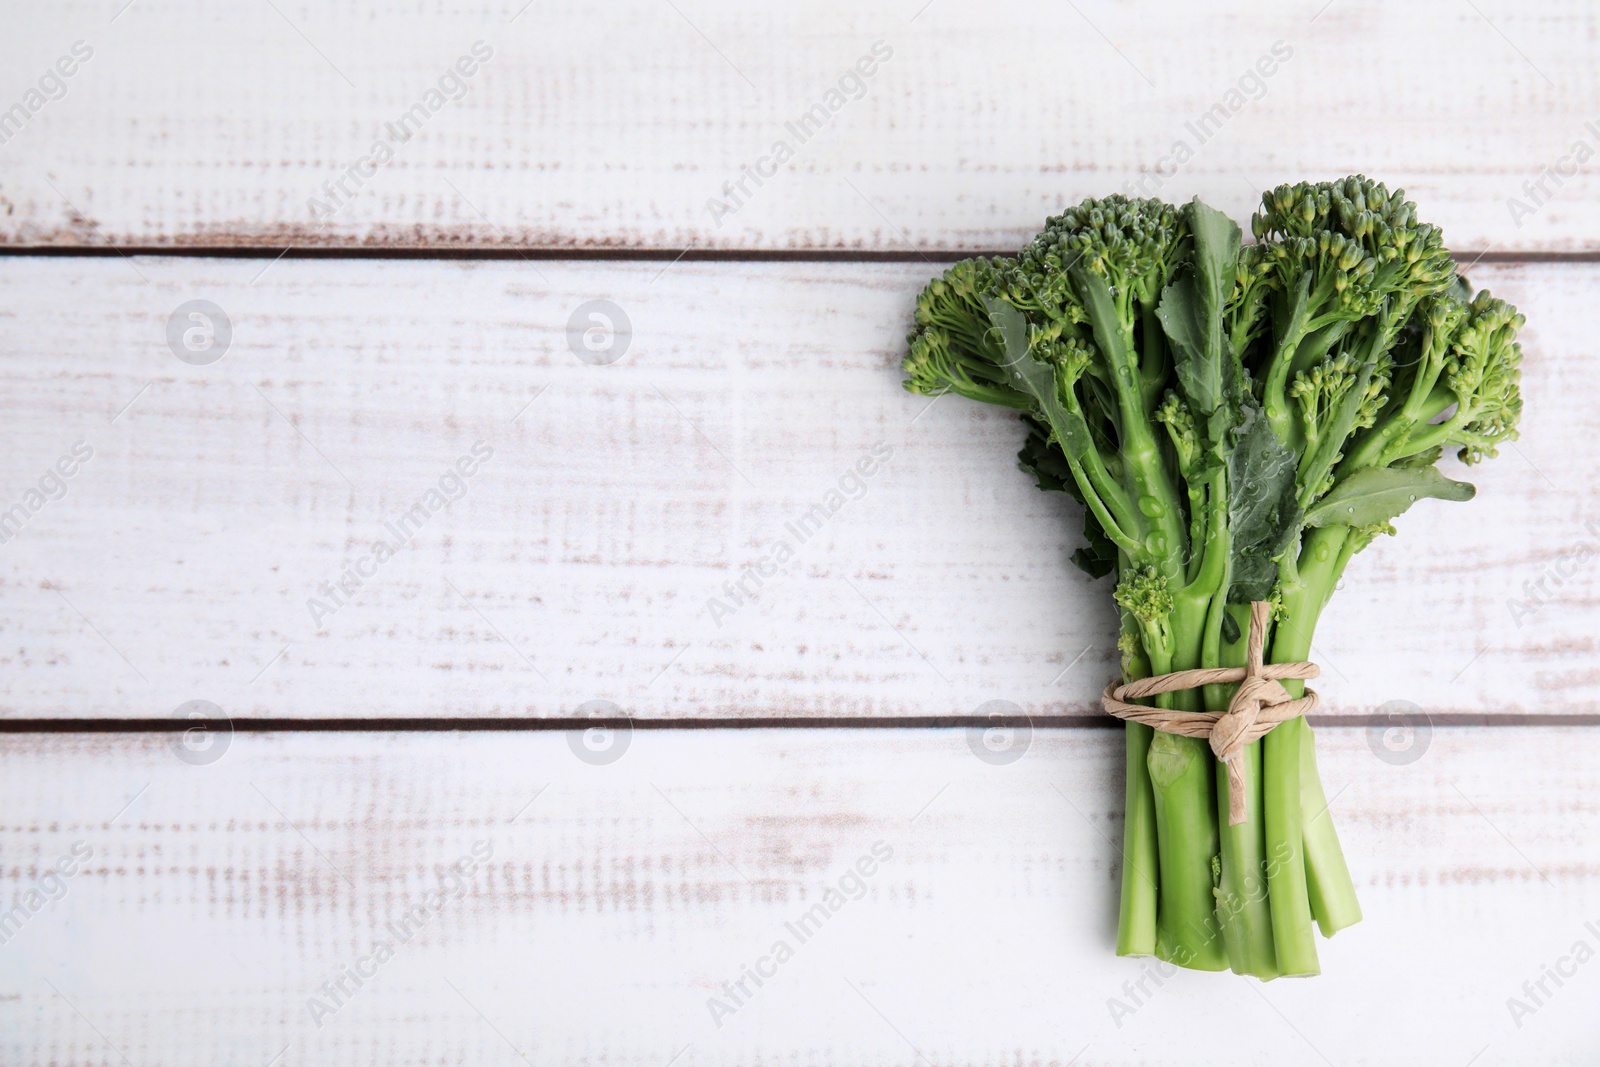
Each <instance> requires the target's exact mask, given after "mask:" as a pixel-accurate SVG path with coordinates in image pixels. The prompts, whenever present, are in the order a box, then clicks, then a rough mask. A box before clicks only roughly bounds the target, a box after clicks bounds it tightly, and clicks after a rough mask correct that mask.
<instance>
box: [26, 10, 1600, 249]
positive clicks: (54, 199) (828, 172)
mask: <svg viewBox="0 0 1600 1067" xmlns="http://www.w3.org/2000/svg"><path fill="white" fill-rule="evenodd" d="M12 29H13V31H14V32H12V33H9V34H7V35H6V37H7V40H5V41H3V42H0V63H3V66H4V69H6V70H8V71H11V72H12V74H13V77H12V78H11V79H10V80H9V81H8V82H7V85H6V87H5V89H4V91H3V92H4V96H3V98H0V110H4V109H6V108H10V107H12V106H13V105H19V106H22V107H23V113H22V115H21V116H19V117H17V118H16V119H14V120H13V125H11V126H5V127H0V133H3V134H5V135H7V139H6V143H5V144H4V150H3V151H0V209H3V210H0V241H3V242H5V243H9V244H24V245H44V244H67V245H81V244H91V245H96V244H98V245H103V244H105V243H113V244H118V245H135V246H152V245H196V244H199V245H213V246H227V245H238V244H245V245H258V246H266V247H273V248H282V247H285V246H287V245H291V244H292V245H297V246H307V245H318V246H370V245H378V246H383V247H418V246H424V247H446V248H485V247H498V246H503V245H515V246H521V247H528V246H532V247H540V248H597V247H599V248H631V249H645V248H651V249H672V250H677V249H681V248H684V247H688V246H694V247H697V248H720V249H871V250H876V251H884V250H889V251H893V250H902V251H903V250H906V249H909V248H921V249H935V248H938V249H1009V248H1013V247H1016V246H1017V245H1018V244H1019V243H1020V242H1022V241H1023V240H1025V239H1027V238H1028V237H1029V236H1031V235H1032V233H1033V232H1034V231H1035V230H1036V229H1037V228H1038V226H1039V224H1040V222H1041V221H1042V220H1043V219H1044V217H1045V216H1046V215H1047V214H1049V213H1051V212H1053V211H1055V210H1057V209H1059V208H1060V207H1061V206H1062V205H1063V204H1066V203H1069V202H1074V201H1076V200H1077V199H1079V198H1081V197H1083V196H1086V195H1103V194H1106V193H1109V192H1113V191H1117V190H1121V189H1124V188H1125V187H1127V186H1128V185H1129V184H1130V183H1132V182H1136V181H1138V180H1140V176H1141V174H1149V175H1151V177H1150V178H1149V179H1147V180H1145V186H1144V188H1145V190H1146V191H1157V190H1159V192H1160V193H1161V194H1162V195H1164V196H1167V197H1168V198H1170V199H1172V200H1174V201H1182V200H1186V199H1188V198H1189V197H1190V196H1193V195H1196V194H1199V195H1201V196H1204V197H1205V198H1206V199H1207V200H1208V201H1210V202H1213V203H1214V204H1215V205H1216V206H1218V207H1220V208H1224V209H1226V210H1229V211H1230V212H1232V213H1234V214H1235V215H1236V216H1238V217H1243V216H1244V215H1245V214H1246V213H1247V212H1248V211H1249V210H1250V208H1251V207H1252V206H1253V204H1254V202H1255V200H1256V197H1257V189H1259V188H1261V187H1263V186H1265V185H1272V184H1276V183H1278V182H1280V181H1293V180H1299V179H1301V178H1326V177H1335V176H1338V175H1342V174H1345V173H1349V172H1352V171H1364V172H1366V173H1369V174H1372V175H1375V176H1379V177H1382V178H1384V179H1385V180H1387V181H1389V182H1391V183H1392V184H1398V185H1403V186H1405V187H1406V188H1408V189H1409V190H1410V191H1411V192H1412V193H1413V194H1414V195H1415V196H1417V197H1418V199H1419V201H1420V202H1421V204H1422V205H1423V208H1424V211H1425V213H1426V216H1427V217H1428V218H1430V219H1432V220H1434V221H1437V222H1439V223H1440V224H1441V225H1443V226H1444V227H1445V229H1446V232H1447V234H1448V235H1449V237H1450V239H1451V241H1452V242H1453V243H1454V244H1455V246H1456V247H1461V248H1475V249H1482V248H1490V247H1492V248H1495V249H1500V250H1507V249H1517V250H1545V251H1549V250H1560V251H1575V250H1581V251H1596V250H1600V184H1597V182H1600V179H1597V178H1596V176H1595V173H1594V170H1593V167H1592V165H1587V163H1588V156H1589V155H1592V154H1593V153H1594V151H1595V149H1596V148H1597V147H1600V127H1597V126H1596V125H1594V123H1595V121H1596V115H1595V113H1594V111H1593V108H1592V103H1593V91H1592V89H1593V87H1592V80H1591V72H1592V71H1593V70H1594V68H1595V66H1596V64H1597V62H1600V51H1597V50H1600V44H1597V39H1596V36H1595V34H1594V33H1593V32H1592V25H1591V12H1590V9H1589V5H1587V4H1586V3H1584V2H1583V0H1554V2H1550V3H1544V4H1539V5H1531V6H1520V7H1519V6H1517V5H1513V4H1507V3H1504V2H1492V3H1491V2H1484V3H1480V4H1476V5H1474V4H1465V5H1456V4H1439V3H1433V4H1404V5H1401V4H1381V3H1379V2H1378V0H1335V2H1334V3H1332V4H1324V3H1320V2H1312V3H1306V4H1304V5H1297V6H1295V7H1293V8H1291V9H1283V8H1280V7H1278V6H1275V5H1270V4H1265V3H1261V2H1259V0H1253V2H1243V0H1233V2H1230V3H1226V4H1222V5H1204V6H1202V5H1195V4H1183V3H1177V2H1173V0H1168V2H1165V3H1161V4H1158V5H1154V6H1151V5H1143V6H1140V7H1137V8H1136V7H1134V6H1132V5H1128V4H1116V3H1111V2H1109V0H1092V2H1085V3H1081V4H1073V5H1067V6H1066V7H1060V6H1058V5H1045V4H1032V3H1026V2H1023V0H1000V2H999V3H994V4H984V5H977V6H973V5H963V4H952V3H941V2H937V0H936V2H935V3H932V4H923V3H920V0H917V2H907V3H904V4H901V5H898V6H895V7H893V8H887V7H877V8H874V7H872V6H870V5H869V6H863V5H860V4H850V3H844V2H841V0H829V2H828V3H825V4H820V5H818V4H812V5H807V7H806V8H805V10H804V11H803V12H802V11H799V10H795V11H792V12H791V11H784V10H768V9H761V10H760V11H759V12H758V11H755V10H752V9H751V8H750V7H749V5H747V4H741V3H738V2H736V0H683V2H680V3H673V4H663V3H659V2H656V0H631V2H626V3H619V4H612V5H608V6H607V8H606V12H605V15H604V17H603V19H598V20H597V16H596V14H595V12H594V10H593V9H592V6H591V5H587V4H581V3H575V2H570V0H569V2H564V3H539V4H535V5H529V4H527V3H525V2H524V0H494V2H492V3H488V4H463V3H439V4H424V5H418V4H413V3H401V2H397V0H366V2H361V3H348V4H338V5H315V4H304V3H286V2H285V3H276V4H256V5H246V6H245V7H242V8H241V7H238V6H237V5H227V6H221V7H219V6H216V5H210V4H204V3H199V2H196V0H139V2H138V3H137V4H133V5H126V4H122V3H104V2H98V0H96V2H89V0H72V2H68V3H60V4H51V5H47V6H44V7H40V8H37V9H32V10H30V11H29V13H28V17H27V19H26V20H23V21H22V22H20V23H19V24H18V25H16V26H13V27H12ZM78 41H82V42H83V44H84V47H86V48H88V49H90V50H92V56H91V57H90V58H89V59H88V60H87V61H85V62H83V63H82V64H81V65H79V64H78V63H77V61H76V59H73V58H72V56H71V49H72V46H73V44H74V43H75V42H78ZM477 42H482V46H481V47H480V49H479V51H480V54H481V53H482V52H483V51H484V50H485V49H487V50H488V51H489V52H490V53H491V54H490V56H489V58H488V59H487V60H486V61H483V62H481V63H480V62H478V60H477V58H476V57H474V56H473V54H472V50H473V47H474V45H475V44H476V43H477ZM879 42H881V44H878V43H879ZM875 44H876V45H878V49H879V52H878V55H879V56H882V55H884V54H885V53H887V58H886V59H881V60H880V59H878V58H877V57H875V56H874V55H873V49H874V46H875ZM64 56H65V57H67V58H68V59H69V60H71V62H70V63H69V64H68V65H69V66H72V67H73V68H74V73H73V75H72V76H71V77H70V78H67V79H65V80H64V81H61V82H59V83H58V82H56V81H55V80H53V75H52V74H51V71H52V69H53V67H54V65H55V64H56V63H57V61H58V60H59V59H61V58H62V57H64ZM462 57H467V60H468V62H467V63H466V67H467V68H469V69H471V70H472V74H471V75H470V77H465V78H459V79H458V78H456V76H455V75H454V74H453V73H452V72H453V70H454V69H455V64H456V63H457V62H458V61H460V60H461V58H462ZM858 63H862V64H863V66H864V68H870V69H871V71H872V73H871V76H870V77H864V78H862V77H858V74H859V72H858V70H857V64H858ZM1263 70H1265V71H1268V72H1269V73H1268V74H1267V75H1265V76H1263V75H1262V73H1261V72H1262V71H1263ZM41 78H45V79H47V84H46V86H45V91H44V92H37V89H36V86H37V82H38V81H39V79H41ZM441 79H446V80H445V82H444V92H443V93H441V92H440V91H439V90H440V84H441ZM841 83H842V85H843V92H841V91H840V88H841ZM59 87H64V95H60V97H59V99H47V98H46V94H52V95H54V94H57V93H59V92H60V91H61V89H60V88H59ZM30 91H35V92H36V94H37V95H35V96H33V97H29V96H28V93H29V92H30ZM430 92H432V93H434V94H436V95H435V96H433V97H430V96H429V93H430ZM830 93H832V94H833V95H832V96H830V95H829V94H830ZM456 96H459V99H455V100H452V99H449V97H456ZM35 104H37V105H38V106H37V107H35V106H34V105H35ZM435 105H437V106H435ZM419 107H420V109H421V110H415V109H417V108H419ZM812 109H817V110H816V111H815V112H814V119H813V122H814V125H813V126H808V127H804V128H802V123H803V122H804V116H806V114H807V113H808V112H812ZM408 114H409V115H412V116H413V117H412V119H411V121H410V123H409V124H406V121H407V120H406V116H407V115H408ZM403 124H405V125H404V128H403V129H402V128H401V127H402V125H403ZM391 125H392V126H394V127H395V129H393V130H391V129H390V127H391ZM779 142H783V143H784V144H785V145H786V146H787V148H788V150H789V152H790V153H792V158H789V159H788V160H787V162H784V163H782V164H781V165H779V164H777V163H776V162H775V159H776V157H777V156H778V155H780V154H782V153H780V152H778V150H777V149H776V147H775V146H776V145H777V144H778V143H779ZM1180 144H1181V145H1183V146H1184V148H1185V149H1187V152H1185V151H1183V150H1180V149H1179V145H1180ZM1580 145H1581V146H1582V147H1581V149H1580V148H1579V146H1580ZM391 154H392V157H393V158H388V156H389V155H391ZM745 168H760V169H761V170H762V171H763V172H764V173H767V174H769V175H770V177H769V178H767V179H764V180H762V181H761V182H760V183H759V184H757V183H756V181H755V180H754V179H752V178H749V177H746V176H745ZM1547 169H1548V174H1547V173H1546V171H1547ZM1563 170H1564V171H1567V172H1569V173H1567V174H1566V175H1565V176H1561V175H1560V174H1557V173H1556V172H1557V171H1563ZM1550 175H1554V176H1553V177H1552V176H1550ZM1534 180H1543V181H1544V183H1545V186H1544V190H1543V191H1542V192H1537V193H1530V192H1527V191H1524V187H1523V184H1524V182H1526V181H1534ZM741 182H742V183H743V190H742V192H738V193H737V195H733V194H730V192H729V191H728V190H727V189H725V186H729V183H734V184H737V183H741ZM324 183H328V185H327V186H325V184H324ZM340 183H342V186H343V187H342V189H341V188H340ZM330 188H331V189H332V190H333V191H332V192H330V191H329V189H330ZM1512 198H1517V199H1519V200H1520V201H1522V202H1523V205H1524V207H1525V208H1526V209H1527V210H1526V212H1524V211H1523V210H1521V209H1516V210H1514V209H1513V205H1511V204H1510V201H1511V199H1512ZM314 200H315V201H319V202H320V203H321V205H322V206H321V207H319V206H317V205H316V204H314V203H313V201H314ZM713 201H719V202H721V203H722V204H723V206H724V207H723V209H715V208H713V207H712V206H711V205H712V203H713ZM324 209H326V210H324Z"/></svg>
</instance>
